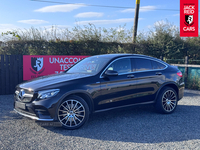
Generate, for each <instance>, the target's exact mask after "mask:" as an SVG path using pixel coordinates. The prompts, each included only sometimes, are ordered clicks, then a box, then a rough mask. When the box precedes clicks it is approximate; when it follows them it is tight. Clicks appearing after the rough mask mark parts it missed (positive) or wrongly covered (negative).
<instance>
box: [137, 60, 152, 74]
mask: <svg viewBox="0 0 200 150" xmlns="http://www.w3.org/2000/svg"><path fill="white" fill-rule="evenodd" d="M134 60H135V65H136V66H135V67H136V71H143V70H152V65H151V60H149V59H144V58H135V59H134Z"/></svg>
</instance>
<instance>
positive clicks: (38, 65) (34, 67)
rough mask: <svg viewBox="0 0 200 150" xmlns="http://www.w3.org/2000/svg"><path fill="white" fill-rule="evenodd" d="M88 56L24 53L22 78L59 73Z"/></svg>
mask: <svg viewBox="0 0 200 150" xmlns="http://www.w3.org/2000/svg"><path fill="white" fill-rule="evenodd" d="M86 57H88V56H70V55H69V56H66V55H64V56H62V55H59V56H56V55H24V56H23V80H30V79H34V78H37V77H40V76H45V75H50V74H55V73H61V72H63V71H65V70H67V69H68V68H70V67H71V66H73V65H74V64H75V63H77V62H78V61H80V60H81V59H83V58H86Z"/></svg>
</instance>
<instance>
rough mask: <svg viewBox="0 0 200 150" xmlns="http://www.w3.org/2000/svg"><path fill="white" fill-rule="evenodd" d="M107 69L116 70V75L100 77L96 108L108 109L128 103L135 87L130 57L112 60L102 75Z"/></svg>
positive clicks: (133, 94)
mask: <svg viewBox="0 0 200 150" xmlns="http://www.w3.org/2000/svg"><path fill="white" fill-rule="evenodd" d="M107 70H113V71H117V72H118V75H115V76H114V75H113V76H108V75H107V76H106V77H105V76H104V77H103V78H101V98H100V99H101V100H99V101H98V102H97V103H96V108H97V109H108V108H111V107H118V106H123V105H128V104H130V103H131V101H130V100H131V99H132V98H134V96H135V93H134V89H135V88H136V87H135V85H136V80H135V78H134V73H133V66H132V61H131V58H120V59H117V60H115V61H113V62H112V63H111V64H110V65H109V66H108V67H107V68H106V70H105V71H104V72H103V75H104V73H105V72H106V71H107Z"/></svg>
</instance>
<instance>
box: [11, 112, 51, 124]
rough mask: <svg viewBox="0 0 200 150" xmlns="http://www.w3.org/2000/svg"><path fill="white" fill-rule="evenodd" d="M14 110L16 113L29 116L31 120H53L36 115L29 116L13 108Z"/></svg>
mask: <svg viewBox="0 0 200 150" xmlns="http://www.w3.org/2000/svg"><path fill="white" fill-rule="evenodd" d="M14 111H16V112H17V113H18V114H20V115H22V116H25V117H28V118H31V119H33V120H38V121H53V119H41V118H38V117H36V116H31V115H29V114H25V113H23V112H20V111H19V110H16V109H14Z"/></svg>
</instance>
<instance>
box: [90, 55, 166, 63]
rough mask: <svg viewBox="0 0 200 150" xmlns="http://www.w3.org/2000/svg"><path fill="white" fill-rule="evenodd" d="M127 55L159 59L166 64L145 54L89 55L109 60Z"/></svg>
mask: <svg viewBox="0 0 200 150" xmlns="http://www.w3.org/2000/svg"><path fill="white" fill-rule="evenodd" d="M128 56H138V57H141V58H150V59H154V60H157V61H159V62H162V63H164V64H166V65H168V64H167V63H166V62H163V61H162V60H160V59H157V58H155V57H151V56H147V55H141V54H126V53H117V54H102V55H94V56H91V57H104V58H108V59H110V60H113V59H116V58H120V57H128Z"/></svg>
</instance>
